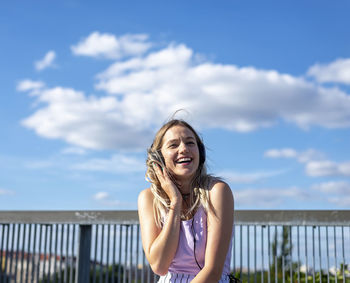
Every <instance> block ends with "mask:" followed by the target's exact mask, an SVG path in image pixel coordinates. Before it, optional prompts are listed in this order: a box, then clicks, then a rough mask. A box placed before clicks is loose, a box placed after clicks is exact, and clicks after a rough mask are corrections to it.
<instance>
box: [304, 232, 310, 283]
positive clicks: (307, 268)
mask: <svg viewBox="0 0 350 283" xmlns="http://www.w3.org/2000/svg"><path fill="white" fill-rule="evenodd" d="M304 232H305V235H304V236H305V266H306V271H305V282H306V283H307V282H308V276H307V275H308V271H309V265H308V256H307V226H306V225H305V226H304Z"/></svg>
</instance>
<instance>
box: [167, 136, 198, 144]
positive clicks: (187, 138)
mask: <svg viewBox="0 0 350 283" xmlns="http://www.w3.org/2000/svg"><path fill="white" fill-rule="evenodd" d="M178 140H179V139H172V140H169V141H167V142H166V144H170V143H173V142H177V141H178ZM185 140H196V139H195V138H194V137H191V136H188V137H185Z"/></svg>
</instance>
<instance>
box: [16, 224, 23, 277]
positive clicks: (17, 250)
mask: <svg viewBox="0 0 350 283" xmlns="http://www.w3.org/2000/svg"><path fill="white" fill-rule="evenodd" d="M21 230H22V225H21V224H18V229H17V237H16V239H17V243H16V246H17V248H16V264H15V282H17V274H18V252H19V242H20V237H21Z"/></svg>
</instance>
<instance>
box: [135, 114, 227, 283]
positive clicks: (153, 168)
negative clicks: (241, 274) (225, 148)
mask: <svg viewBox="0 0 350 283" xmlns="http://www.w3.org/2000/svg"><path fill="white" fill-rule="evenodd" d="M146 176H147V178H148V180H149V181H150V182H151V187H150V188H148V189H146V190H143V191H142V192H141V193H140V195H139V198H138V211H139V218H140V225H141V237H142V244H143V249H144V251H145V255H146V258H147V260H148V262H149V263H150V265H151V267H152V270H153V271H154V272H155V273H156V274H158V275H160V276H161V277H160V279H159V282H175V281H176V282H201V283H204V282H210V283H214V282H215V283H216V282H230V281H229V276H228V273H229V264H230V258H231V252H230V251H231V248H230V247H231V236H232V227H233V196H232V192H231V189H230V187H229V186H228V185H227V184H226V183H224V182H222V181H221V180H220V179H218V178H215V177H212V176H210V175H208V174H207V173H206V167H205V147H204V144H203V142H202V141H201V139H200V138H199V136H198V134H197V133H196V132H195V130H194V129H193V128H192V127H191V126H190V125H189V124H188V123H186V122H185V121H183V120H176V119H173V120H171V121H169V122H168V123H166V124H165V125H163V126H162V127H161V129H160V130H159V131H158V133H157V134H156V136H155V139H154V141H153V144H152V146H151V148H150V149H149V150H148V158H147V173H146Z"/></svg>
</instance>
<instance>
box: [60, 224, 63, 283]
mask: <svg viewBox="0 0 350 283" xmlns="http://www.w3.org/2000/svg"><path fill="white" fill-rule="evenodd" d="M63 236H64V224H61V238H60V283H62V280H63V272H62V265H63V263H62V261H63Z"/></svg>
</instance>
